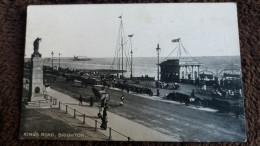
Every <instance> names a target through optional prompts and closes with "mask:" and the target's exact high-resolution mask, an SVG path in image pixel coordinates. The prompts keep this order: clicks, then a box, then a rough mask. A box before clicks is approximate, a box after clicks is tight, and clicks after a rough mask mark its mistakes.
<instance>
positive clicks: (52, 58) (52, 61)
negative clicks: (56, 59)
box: [51, 51, 54, 72]
mask: <svg viewBox="0 0 260 146" xmlns="http://www.w3.org/2000/svg"><path fill="white" fill-rule="evenodd" d="M53 54H54V53H53V51H52V52H51V56H52V57H51V64H52V65H51V66H52V72H53Z"/></svg>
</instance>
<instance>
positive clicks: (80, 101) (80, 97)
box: [79, 95, 82, 105]
mask: <svg viewBox="0 0 260 146" xmlns="http://www.w3.org/2000/svg"><path fill="white" fill-rule="evenodd" d="M79 105H82V96H81V95H79Z"/></svg>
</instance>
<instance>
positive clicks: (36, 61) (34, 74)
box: [29, 37, 44, 101]
mask: <svg viewBox="0 0 260 146" xmlns="http://www.w3.org/2000/svg"><path fill="white" fill-rule="evenodd" d="M40 41H41V38H38V37H37V39H36V40H35V41H34V43H33V46H34V48H33V50H34V52H33V54H32V57H31V80H30V88H29V89H30V90H29V92H30V96H29V101H38V100H43V99H44V97H43V90H44V85H43V59H42V55H41V54H40V53H39V43H40Z"/></svg>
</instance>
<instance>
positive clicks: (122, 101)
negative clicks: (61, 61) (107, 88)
mask: <svg viewBox="0 0 260 146" xmlns="http://www.w3.org/2000/svg"><path fill="white" fill-rule="evenodd" d="M124 98H125V96H124V94H122V96H121V97H120V105H123V104H124Z"/></svg>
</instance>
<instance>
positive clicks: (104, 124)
mask: <svg viewBox="0 0 260 146" xmlns="http://www.w3.org/2000/svg"><path fill="white" fill-rule="evenodd" d="M101 122H102V123H101V125H100V128H101V129H102V130H107V122H108V121H107V106H104V110H103V115H102V118H101Z"/></svg>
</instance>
